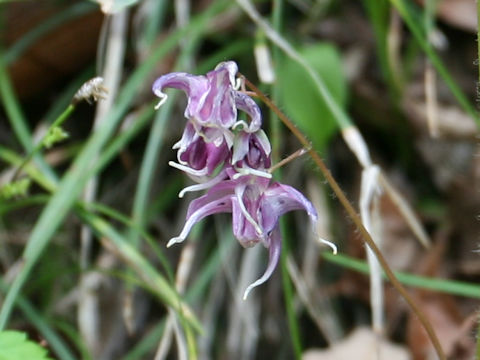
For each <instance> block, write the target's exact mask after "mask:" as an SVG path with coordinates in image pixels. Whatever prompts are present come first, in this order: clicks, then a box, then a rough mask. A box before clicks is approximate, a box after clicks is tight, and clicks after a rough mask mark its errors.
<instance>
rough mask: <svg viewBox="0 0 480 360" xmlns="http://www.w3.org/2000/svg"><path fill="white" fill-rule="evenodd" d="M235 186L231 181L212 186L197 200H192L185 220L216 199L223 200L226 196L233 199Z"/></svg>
mask: <svg viewBox="0 0 480 360" xmlns="http://www.w3.org/2000/svg"><path fill="white" fill-rule="evenodd" d="M236 186H237V183H236V182H235V181H231V180H224V181H222V182H220V183H218V184H216V185H214V186H212V187H211V188H210V189H209V190H208V192H207V193H206V194H205V195H202V196H200V197H199V198H197V199H195V200H193V201H192V202H191V203H190V205H189V206H188V211H187V218H189V217H190V216H191V215H192V213H194V212H195V211H197V210H198V209H200V208H202V207H203V206H205V205H207V204H208V203H211V202H213V201H217V200H218V199H221V198H224V197H226V196H227V197H234V196H235V187H236ZM230 202H231V201H230Z"/></svg>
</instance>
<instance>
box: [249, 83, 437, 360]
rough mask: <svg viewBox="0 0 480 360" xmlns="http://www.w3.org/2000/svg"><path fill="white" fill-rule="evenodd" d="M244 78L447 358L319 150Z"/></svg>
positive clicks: (434, 343)
mask: <svg viewBox="0 0 480 360" xmlns="http://www.w3.org/2000/svg"><path fill="white" fill-rule="evenodd" d="M240 76H241V77H242V78H243V81H244V82H245V84H246V85H247V86H248V87H249V88H250V89H251V90H252V91H253V92H255V93H256V94H257V95H258V97H259V98H260V99H261V100H262V101H263V102H264V103H265V104H266V105H267V106H268V107H269V108H270V109H271V110H272V111H274V112H275V114H277V116H278V117H279V118H280V120H281V121H282V122H283V123H284V124H285V126H286V127H287V128H288V129H289V130H290V131H291V132H292V133H293V135H294V136H295V137H296V138H297V139H298V141H300V143H301V144H302V145H303V146H304V147H305V148H307V149H308V153H309V154H310V156H311V157H312V159H313V161H314V162H315V164H316V165H317V166H318V168H319V169H320V171H321V172H322V174H323V176H325V179H326V180H327V181H328V183H329V184H330V186H331V188H332V189H333V191H334V192H335V194H336V196H337V197H338V199H339V200H340V202H341V204H342V205H343V207H344V208H345V210H346V211H347V213H348V215H349V216H350V218H351V219H352V220H353V222H354V223H355V225H356V226H357V229H358V230H359V232H360V234H361V235H362V238H363V240H364V242H365V243H366V244H367V245H368V246H369V247H370V249H372V251H373V252H374V253H375V256H376V258H377V260H378V262H379V263H380V265H381V266H382V268H383V270H384V271H385V274H386V275H387V277H388V279H389V280H390V282H391V283H392V285H393V287H395V289H396V290H397V291H398V292H399V293H400V295H401V296H402V297H403V298H404V299H405V301H406V302H407V303H408V305H409V306H410V308H411V309H412V311H413V312H414V313H415V315H416V316H417V317H418V319H419V320H420V322H421V323H422V325H423V327H424V329H425V331H426V332H427V334H428V336H429V338H430V340H431V342H432V344H433V346H434V348H435V351H436V352H437V355H438V357H439V358H440V360H446V356H445V354H444V352H443V349H442V346H441V345H440V341H439V340H438V337H437V335H436V333H435V331H434V330H433V327H432V325H431V324H430V321H429V320H428V318H427V317H426V315H425V313H424V312H423V311H422V310H421V309H420V308H419V307H418V305H417V304H416V303H415V301H414V300H413V299H412V297H411V296H410V295H409V293H408V292H407V290H406V289H405V288H404V287H403V285H402V284H401V283H400V282H399V281H398V279H397V278H396V276H395V274H394V273H393V271H392V270H391V269H390V266H389V265H388V263H387V261H386V260H385V258H384V257H383V255H382V253H381V252H380V250H379V248H378V247H377V245H375V242H374V241H373V239H372V237H371V236H370V234H369V233H368V231H367V230H366V229H365V227H364V226H363V224H362V221H361V220H360V217H359V216H358V215H357V212H356V211H355V209H354V208H353V206H352V205H351V204H350V201H349V200H348V199H347V197H346V196H345V194H344V193H343V191H342V189H340V186H339V185H338V183H337V181H336V180H335V179H334V178H333V176H332V174H331V173H330V170H328V168H327V166H326V165H325V163H324V162H323V160H322V159H321V158H320V156H319V155H318V154H317V152H316V151H315V150H314V149H313V148H312V147H311V144H310V141H308V139H307V138H306V136H305V135H303V133H302V132H301V131H300V130H299V129H297V128H296V127H295V125H294V124H293V123H292V122H291V121H290V119H289V118H288V117H287V116H286V115H285V114H284V113H283V112H282V111H281V110H280V109H279V108H278V107H277V106H276V105H275V104H274V103H273V102H272V101H271V100H270V99H269V98H268V97H267V96H266V95H265V94H263V93H262V92H261V91H260V90H259V89H258V88H257V87H256V86H255V85H254V84H252V83H251V82H250V81H249V80H248V79H247V78H245V77H244V76H243V75H240Z"/></svg>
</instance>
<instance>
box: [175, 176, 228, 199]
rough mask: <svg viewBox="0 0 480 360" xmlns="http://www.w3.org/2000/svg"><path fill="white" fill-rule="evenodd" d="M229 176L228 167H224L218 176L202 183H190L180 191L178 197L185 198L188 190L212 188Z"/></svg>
mask: <svg viewBox="0 0 480 360" xmlns="http://www.w3.org/2000/svg"><path fill="white" fill-rule="evenodd" d="M226 178H227V169H222V170H221V171H220V172H219V173H218V174H217V175H216V176H214V177H213V178H212V179H210V180H208V181H206V182H204V183H200V184H195V185H190V186H187V187H186V188H184V189H182V191H180V192H179V194H178V197H179V198H183V196H184V195H185V194H186V193H187V192H192V191H201V190H207V189H210V188H211V187H213V186H215V185H217V184H218V183H220V182H221V181H224V180H225V179H226Z"/></svg>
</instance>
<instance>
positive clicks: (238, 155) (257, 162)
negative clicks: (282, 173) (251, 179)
mask: <svg viewBox="0 0 480 360" xmlns="http://www.w3.org/2000/svg"><path fill="white" fill-rule="evenodd" d="M271 152H272V147H271V145H270V141H269V140H268V137H267V135H266V134H265V132H264V131H263V130H261V129H260V130H258V131H256V132H253V133H248V132H245V131H239V132H237V133H236V135H235V141H234V144H233V152H232V160H231V163H232V166H233V170H234V171H233V173H231V174H230V175H231V177H232V179H237V178H238V177H240V176H243V175H257V176H262V177H266V178H268V179H270V178H271V177H272V175H271V174H270V173H269V172H268V169H269V168H270V166H271V164H272V160H271Z"/></svg>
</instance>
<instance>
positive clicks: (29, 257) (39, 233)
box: [0, 1, 226, 329]
mask: <svg viewBox="0 0 480 360" xmlns="http://www.w3.org/2000/svg"><path fill="white" fill-rule="evenodd" d="M225 5H226V3H225V2H223V1H219V2H215V3H214V4H213V5H212V6H211V7H210V8H208V9H207V10H205V11H204V12H203V13H202V14H201V15H199V16H198V17H197V18H196V19H195V20H192V21H191V22H190V23H189V24H188V26H186V27H185V28H183V29H180V30H178V31H175V32H173V33H172V34H171V35H170V36H169V37H168V38H166V39H165V40H164V42H163V43H162V44H161V45H160V46H159V47H157V48H156V49H155V50H154V51H153V53H152V56H151V57H150V58H148V59H147V60H146V61H145V62H144V63H143V64H142V65H141V66H140V67H139V68H138V69H137V70H136V71H135V72H134V73H133V74H132V76H131V77H130V79H129V80H128V81H127V83H126V85H125V87H124V88H123V89H122V91H121V93H120V94H119V96H118V101H117V103H116V105H115V106H114V108H113V109H112V111H110V112H109V113H108V114H107V115H106V117H105V119H104V121H103V123H102V126H101V127H99V128H98V129H97V130H96V131H95V132H94V133H93V134H92V136H91V138H90V139H89V141H88V142H87V143H86V145H85V147H84V149H83V150H82V152H81V153H80V154H79V155H78V156H77V158H76V159H75V161H74V163H73V164H72V166H71V167H70V169H69V171H68V172H67V173H66V175H65V176H64V178H63V179H62V181H61V182H60V184H59V187H58V190H57V191H56V193H55V194H54V195H53V197H52V199H51V201H50V202H49V203H48V205H47V206H46V207H45V209H44V210H43V212H42V214H41V215H40V218H39V220H38V221H37V223H36V224H35V226H34V228H33V230H32V233H31V236H30V239H29V241H28V244H27V246H26V248H25V250H24V253H23V259H24V260H25V262H24V266H23V268H22V269H21V271H20V273H19V274H18V276H17V278H16V279H15V280H14V282H13V283H12V285H11V288H10V289H9V291H8V294H7V296H6V298H5V301H4V303H3V306H2V309H1V311H0V329H4V328H5V326H6V325H7V321H8V318H9V316H10V313H11V311H12V309H13V305H14V303H15V300H16V298H17V295H18V294H19V292H20V289H21V288H22V286H23V284H24V283H25V281H26V279H27V278H28V276H29V274H30V272H31V270H32V269H33V266H34V265H35V263H36V262H37V261H38V259H39V257H40V256H41V253H42V252H43V250H44V249H45V247H46V246H47V244H48V242H49V241H50V239H51V237H52V236H53V234H54V233H55V231H56V230H57V229H58V227H59V226H60V224H61V223H62V221H63V219H64V218H65V216H66V215H67V214H68V212H69V210H70V209H71V208H72V206H73V204H74V203H75V201H76V199H77V197H78V195H79V194H80V192H81V191H82V189H83V187H84V185H85V184H86V182H87V181H88V179H89V175H91V172H90V171H89V169H90V168H91V167H92V166H93V164H92V159H95V158H96V157H97V156H98V154H99V153H100V152H101V149H102V147H103V146H104V145H105V143H106V142H107V140H108V139H109V138H110V137H111V136H112V135H113V132H114V130H115V128H116V126H117V124H118V123H119V121H120V120H121V118H122V116H123V114H124V113H125V111H126V110H127V108H128V107H129V105H130V104H131V102H132V100H133V98H134V97H135V95H136V94H137V92H138V90H139V89H140V87H141V86H142V85H143V84H142V83H143V81H144V80H145V79H146V78H147V76H148V74H149V73H150V72H151V70H152V69H153V68H154V66H155V64H156V63H157V62H158V61H159V60H160V59H161V58H162V57H163V56H165V55H166V54H167V53H168V52H169V51H171V50H172V49H173V48H174V47H175V46H176V45H177V44H178V42H179V41H180V39H181V38H182V37H183V36H185V35H186V34H187V33H189V32H190V31H193V32H195V33H197V32H201V31H202V29H204V28H205V26H204V25H205V23H206V22H207V21H208V20H209V19H210V18H211V17H212V16H213V15H215V14H216V13H218V12H220V11H221V10H222V9H224V8H225V7H226V6H225Z"/></svg>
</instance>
